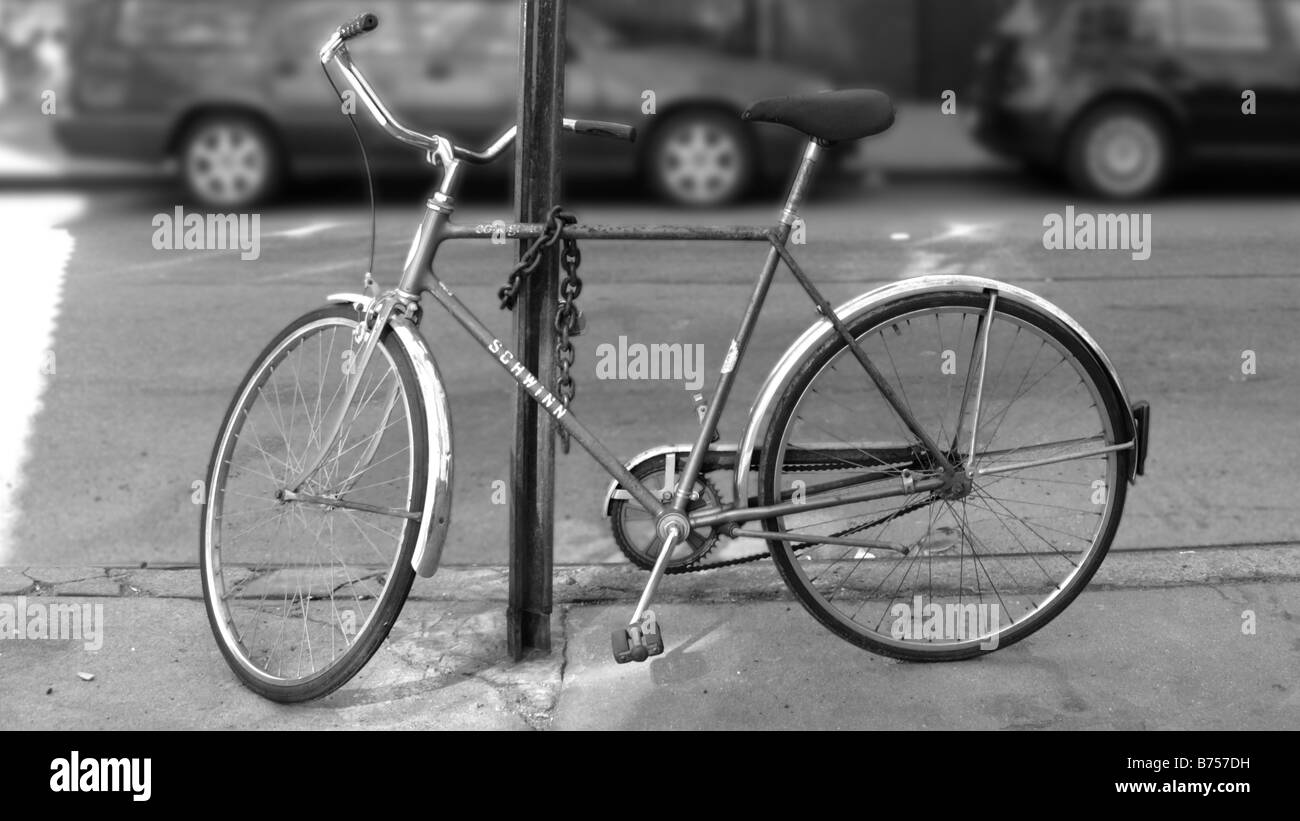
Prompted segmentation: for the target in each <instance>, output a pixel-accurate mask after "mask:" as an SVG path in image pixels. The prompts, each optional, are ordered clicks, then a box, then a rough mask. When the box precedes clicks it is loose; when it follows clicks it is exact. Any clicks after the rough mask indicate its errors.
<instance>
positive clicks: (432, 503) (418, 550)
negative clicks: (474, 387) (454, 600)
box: [328, 294, 452, 579]
mask: <svg viewBox="0 0 1300 821" xmlns="http://www.w3.org/2000/svg"><path fill="white" fill-rule="evenodd" d="M328 301H329V302H331V303H334V304H344V305H355V306H357V308H358V309H360V310H365V309H367V308H368V307H369V305H370V298H369V297H367V296H363V295H361V294H331V295H330V296H329V297H328ZM389 325H390V326H391V327H392V329H393V333H394V334H395V336H396V338H397V341H398V344H400V345H401V346H402V348H403V349H405V351H406V353H407V355H408V356H410V358H411V363H412V365H413V366H414V368H415V375H416V378H417V379H418V381H419V383H420V394H421V398H422V399H423V400H424V415H425V420H426V423H427V430H426V431H425V433H426V441H427V442H428V446H429V455H428V465H427V468H428V472H429V475H428V479H427V480H426V484H425V488H424V507H423V508H422V510H423V515H422V516H421V517H420V535H419V538H418V539H417V540H416V542H415V552H414V553H413V554H412V555H411V566H412V567H413V568H415V572H416V573H418V574H419V575H420V576H421V577H423V578H426V579H427V578H429V577H430V576H432V575H433V574H434V573H436V572H437V570H438V562H439V561H440V560H441V559H442V548H443V545H444V544H445V543H446V541H447V531H448V529H449V528H450V527H451V480H452V459H451V406H450V405H449V404H448V401H447V391H446V389H445V387H444V385H445V383H444V382H443V380H442V374H441V372H440V371H439V370H438V363H437V362H436V361H435V360H434V358H433V353H432V352H431V351H430V350H429V345H428V343H426V342H425V341H424V337H423V336H421V335H420V332H419V330H418V329H417V328H416V327H415V325H414V324H412V323H411V321H410V320H408V319H406V318H405V317H400V316H398V317H394V318H393V319H391V320H390V321H389ZM422 467H424V466H420V465H417V466H416V469H417V470H418V469H421V468H422Z"/></svg>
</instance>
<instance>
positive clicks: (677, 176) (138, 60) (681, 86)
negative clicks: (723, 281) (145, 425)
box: [57, 0, 827, 208]
mask: <svg viewBox="0 0 1300 821" xmlns="http://www.w3.org/2000/svg"><path fill="white" fill-rule="evenodd" d="M365 6H366V7H367V8H368V9H371V10H373V11H375V12H376V13H378V14H379V17H380V19H381V21H382V26H381V28H380V30H379V31H377V32H376V33H375V34H374V35H372V36H370V37H367V38H364V39H362V40H358V41H356V42H355V43H354V44H352V46H351V47H352V48H353V52H354V54H355V56H356V59H357V63H358V64H359V65H360V66H361V67H362V68H363V70H364V71H365V72H366V74H367V76H368V77H369V78H370V80H371V83H372V84H373V85H374V86H375V88H376V89H377V90H378V91H379V92H380V93H381V94H382V95H383V97H384V99H385V100H386V101H388V102H389V103H390V105H391V107H392V108H393V110H394V112H395V113H397V114H398V115H399V116H401V117H402V118H403V120H404V121H407V122H409V123H410V124H411V125H412V126H413V127H416V128H419V129H422V130H427V131H430V132H437V133H440V134H445V135H448V136H450V137H451V138H453V139H454V140H456V141H457V142H463V143H464V144H466V145H469V146H478V145H480V144H484V143H486V142H487V141H489V139H490V138H491V137H493V136H495V135H496V134H497V133H499V132H500V131H501V130H504V128H505V127H506V126H507V125H508V124H510V123H512V122H513V121H514V120H515V118H516V106H517V95H518V90H517V89H518V80H517V72H518V58H517V52H518V45H519V28H518V27H519V5H518V3H517V2H513V0H373V1H372V2H367V3H366V4H365ZM355 13H356V3H355V2H352V0H223V2H221V3H214V2H211V0H99V1H98V2H95V3H92V4H89V5H88V6H87V7H86V9H85V11H84V14H82V15H80V16H79V18H78V20H77V25H76V26H75V27H74V30H73V47H72V49H71V53H72V55H73V57H72V59H73V65H72V88H71V95H72V100H71V105H70V106H68V107H67V108H66V109H65V108H64V107H62V106H61V107H60V111H61V112H63V111H65V110H68V109H70V111H71V113H70V114H68V115H67V116H61V117H60V118H59V122H58V125H57V134H58V137H59V139H60V141H61V142H62V144H63V145H64V146H65V147H66V148H67V149H69V150H70V151H71V152H73V153H76V154H83V155H93V156H101V157H114V158H130V159H138V160H155V159H158V160H161V159H165V158H173V159H174V160H175V161H176V162H177V164H178V167H179V172H180V176H181V179H182V181H183V182H184V184H185V187H186V188H187V190H188V191H189V193H190V195H192V197H193V198H194V199H195V200H197V201H199V202H200V203H201V204H203V205H205V206H208V207H221V208H241V207H245V206H248V205H250V204H252V203H255V202H258V201H261V200H264V199H266V198H267V197H268V196H270V195H272V194H273V193H274V192H275V190H276V189H277V188H278V186H279V185H280V184H281V183H283V182H285V181H286V180H289V179H297V178H302V177H304V176H309V175H314V174H320V173H322V172H324V173H338V172H339V171H340V169H345V170H351V169H359V167H360V166H359V163H358V161H357V148H356V143H355V139H354V137H353V135H352V133H351V130H350V128H349V127H348V125H347V123H346V121H345V119H344V118H343V117H342V116H341V112H340V104H339V102H338V98H337V97H335V96H333V91H332V90H331V89H330V87H329V84H328V82H327V81H326V78H325V76H324V75H323V74H322V72H321V68H320V64H319V61H318V59H317V56H316V55H317V51H318V49H319V47H320V45H321V43H323V42H324V41H325V39H326V38H327V37H328V34H329V32H330V31H332V30H333V29H334V28H335V27H337V26H338V25H339V24H340V23H341V22H343V21H345V20H348V19H350V18H351V17H352V16H354V15H355ZM568 30H569V47H568V56H569V61H568V62H569V64H568V68H567V74H568V82H567V85H566V91H565V95H566V109H567V110H568V111H569V112H572V113H573V114H574V115H576V116H583V117H588V118H593V119H607V120H614V121H619V122H627V123H633V124H636V125H638V126H639V131H640V139H639V140H638V143H637V144H636V145H635V146H633V147H629V146H627V145H626V144H619V143H613V142H610V141H603V140H592V139H590V138H583V137H576V136H569V135H566V141H565V143H564V151H565V159H566V170H568V171H571V172H573V173H574V174H579V175H583V174H585V175H596V176H599V177H601V178H603V179H624V180H627V181H629V182H635V183H638V184H643V185H645V186H647V187H648V188H650V189H651V190H653V191H655V192H656V193H658V194H659V195H661V196H663V197H664V198H666V199H668V200H670V201H673V202H677V203H684V204H689V205H696V206H710V205H718V204H721V203H725V202H728V201H731V200H734V199H736V198H737V197H739V196H741V195H742V194H744V193H745V191H746V189H747V188H748V187H749V186H750V185H751V183H753V182H756V181H761V180H764V179H767V178H770V177H776V176H782V177H783V176H784V175H785V174H787V173H788V172H789V169H790V168H791V166H792V163H793V162H794V158H795V157H796V153H795V152H796V151H797V145H798V142H799V136H798V135H797V134H795V133H794V132H792V131H789V130H787V129H780V128H772V127H768V128H762V127H754V126H752V125H750V124H748V123H745V122H742V121H741V119H740V116H739V115H740V112H742V111H743V110H744V108H745V107H746V106H747V105H748V104H749V103H751V102H753V101H754V100H756V99H759V98H762V97H765V96H772V95H778V94H790V93H798V92H804V91H810V90H821V89H824V88H826V87H827V83H826V82H825V81H824V80H822V79H821V78H819V77H816V76H813V75H811V74H809V73H806V72H803V71H800V70H797V69H793V68H789V67H783V66H777V65H773V64H771V63H765V62H760V61H755V60H746V59H738V58H733V57H724V56H719V55H715V54H710V53H708V52H706V51H703V50H700V49H690V48H685V47H653V48H631V47H628V46H627V45H626V44H624V43H623V42H622V41H621V40H620V39H619V37H618V36H617V34H616V33H615V32H614V31H613V30H611V29H610V28H608V27H606V26H604V25H602V24H601V23H600V22H599V21H598V20H597V19H596V18H594V17H593V16H591V15H590V14H587V13H585V12H584V10H583V9H582V8H576V7H575V8H571V9H570V11H569V26H568ZM648 93H653V104H654V109H653V111H654V113H653V114H645V113H643V109H644V108H646V107H647V106H646V103H647V102H648V100H649V99H650V98H649V94H648ZM358 113H359V114H360V115H362V116H358V117H357V118H356V119H357V122H358V124H359V125H361V126H362V127H363V129H365V130H366V132H367V133H366V144H367V147H368V148H369V149H370V151H371V156H372V160H373V161H374V164H375V166H376V170H377V171H380V172H397V171H410V170H413V169H417V170H418V168H419V166H418V163H419V162H420V158H419V157H412V155H411V153H410V152H409V151H407V150H405V149H403V148H402V147H401V146H398V145H396V144H394V143H393V142H392V141H391V140H388V139H386V138H381V137H378V136H377V133H378V132H377V131H376V130H374V129H373V124H372V123H370V122H369V118H368V117H366V116H364V115H365V112H358ZM502 166H503V168H502V172H503V173H508V171H509V168H510V163H508V162H507V163H503V164H502Z"/></svg>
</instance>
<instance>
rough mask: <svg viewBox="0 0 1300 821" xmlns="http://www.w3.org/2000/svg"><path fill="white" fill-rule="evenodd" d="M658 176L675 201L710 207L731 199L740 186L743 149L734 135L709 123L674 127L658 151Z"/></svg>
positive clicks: (692, 123) (694, 122)
mask: <svg viewBox="0 0 1300 821" xmlns="http://www.w3.org/2000/svg"><path fill="white" fill-rule="evenodd" d="M658 168H659V176H660V179H661V180H662V181H663V185H664V188H665V189H666V190H667V191H668V192H669V194H671V195H672V196H673V197H674V198H675V199H677V200H678V201H680V202H685V203H690V204H692V205H712V204H715V203H718V202H722V201H725V200H727V199H728V198H730V197H731V196H732V195H733V194H734V193H735V191H736V190H737V188H738V187H739V186H740V184H741V182H742V175H743V174H744V149H743V147H742V146H741V145H740V142H739V141H738V140H737V139H736V136H735V134H734V132H733V131H731V130H730V129H727V128H723V127H722V126H721V125H718V124H717V123H713V122H710V121H708V120H694V121H690V122H685V123H681V124H679V125H677V126H675V127H674V128H673V129H672V131H671V132H670V133H668V134H667V135H666V136H665V137H664V139H663V142H662V144H661V147H660V149H659V160H658Z"/></svg>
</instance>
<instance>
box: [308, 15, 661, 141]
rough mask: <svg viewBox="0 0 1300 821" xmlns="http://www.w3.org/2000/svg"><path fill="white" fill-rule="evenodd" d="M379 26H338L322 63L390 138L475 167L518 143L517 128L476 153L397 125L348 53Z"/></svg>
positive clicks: (592, 124)
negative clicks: (337, 75) (350, 43)
mask: <svg viewBox="0 0 1300 821" xmlns="http://www.w3.org/2000/svg"><path fill="white" fill-rule="evenodd" d="M378 26H379V18H378V17H377V16H375V15H373V14H361V15H358V16H357V17H355V18H354V19H352V20H350V21H349V22H347V23H345V24H343V25H342V26H339V28H338V30H337V31H335V32H334V34H333V35H332V36H331V37H330V39H329V41H327V42H326V43H325V45H324V46H323V47H322V48H321V51H320V61H321V64H322V65H323V66H325V67H326V68H327V69H328V67H329V65H330V64H331V63H333V64H335V65H337V66H338V69H339V72H340V73H341V74H342V75H343V78H344V79H345V80H346V81H347V83H348V85H349V86H351V87H352V90H353V91H354V92H356V95H357V96H358V97H360V98H361V102H362V103H363V104H365V106H366V108H367V109H368V110H369V111H370V114H371V115H372V116H373V117H374V118H375V121H376V122H377V123H379V127H380V128H382V129H383V130H384V131H385V132H386V133H387V134H388V135H389V136H391V137H393V138H394V139H396V140H398V141H400V142H403V143H406V144H407V145H411V146H414V147H416V148H420V149H422V150H424V151H427V152H429V153H431V154H434V155H437V156H441V155H442V154H443V152H444V151H449V152H450V155H451V157H454V158H455V159H457V160H464V161H465V162H468V163H471V164H474V165H484V164H486V163H490V162H492V161H493V160H495V159H496V158H497V157H499V156H501V155H502V154H504V153H505V151H506V149H507V148H509V147H510V146H511V145H513V144H514V142H515V136H516V135H517V134H518V131H519V129H518V127H517V126H511V127H510V128H509V129H507V130H506V132H505V133H504V134H502V135H501V136H500V137H497V139H496V140H494V141H493V142H492V144H491V145H489V146H488V147H487V148H484V149H483V150H481V151H473V150H471V149H468V148H463V147H461V146H458V145H455V144H453V143H452V142H451V141H450V140H447V139H445V138H443V137H440V136H438V135H436V134H421V133H420V132H418V131H415V130H413V129H411V128H407V127H406V126H404V125H402V124H401V123H400V122H398V121H397V118H396V117H394V116H393V115H392V113H391V112H390V111H389V110H388V109H387V108H386V107H385V106H384V103H383V101H382V100H380V99H379V95H378V94H377V93H376V92H375V90H374V89H373V88H371V86H370V83H368V82H367V81H366V78H365V75H363V74H362V73H361V69H359V68H358V67H357V66H356V64H355V63H353V62H352V56H351V55H350V54H349V53H348V49H347V46H346V45H345V44H346V43H347V41H348V40H351V39H353V38H354V37H360V36H361V35H362V34H366V33H368V32H371V31H374V30H375V29H376V28H377V27H378ZM562 125H563V128H564V130H565V131H571V132H573V133H575V134H585V135H588V136H592V137H608V138H611V139H617V140H626V141H627V142H635V141H636V129H635V128H634V127H632V126H630V125H623V124H621V123H609V122H602V121H600V120H575V119H568V118H566V119H565V120H564V121H563V123H562Z"/></svg>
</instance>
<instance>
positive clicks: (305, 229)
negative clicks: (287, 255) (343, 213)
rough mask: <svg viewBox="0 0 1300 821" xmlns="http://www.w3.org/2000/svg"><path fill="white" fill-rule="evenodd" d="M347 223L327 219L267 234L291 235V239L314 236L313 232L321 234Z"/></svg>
mask: <svg viewBox="0 0 1300 821" xmlns="http://www.w3.org/2000/svg"><path fill="white" fill-rule="evenodd" d="M347 224H348V223H346V222H329V221H325V222H312V223H308V224H307V225H302V226H299V227H297V228H287V229H285V230H283V231H272V232H271V233H269V234H267V235H266V236H268V237H289V238H291V239H299V238H301V237H310V236H312V235H313V234H319V233H321V232H322V231H328V230H330V229H331V228H339V227H341V226H344V225H347Z"/></svg>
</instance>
